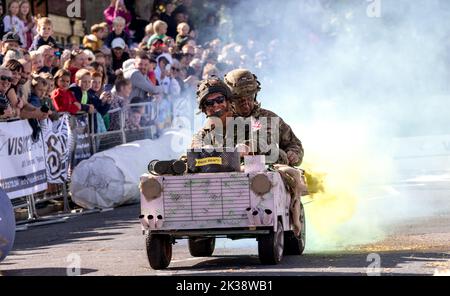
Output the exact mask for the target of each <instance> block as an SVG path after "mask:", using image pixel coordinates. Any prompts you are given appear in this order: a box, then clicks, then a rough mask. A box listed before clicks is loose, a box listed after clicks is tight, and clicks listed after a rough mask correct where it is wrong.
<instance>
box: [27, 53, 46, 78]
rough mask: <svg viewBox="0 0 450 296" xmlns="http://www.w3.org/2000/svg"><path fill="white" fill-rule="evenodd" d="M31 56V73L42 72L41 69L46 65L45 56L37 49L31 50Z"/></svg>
mask: <svg viewBox="0 0 450 296" xmlns="http://www.w3.org/2000/svg"><path fill="white" fill-rule="evenodd" d="M30 56H31V73H40V72H39V71H40V70H41V69H42V67H44V57H43V56H42V54H41V53H40V52H38V51H36V50H34V51H32V52H30Z"/></svg>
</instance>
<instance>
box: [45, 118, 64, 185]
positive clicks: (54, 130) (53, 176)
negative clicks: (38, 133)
mask: <svg viewBox="0 0 450 296" xmlns="http://www.w3.org/2000/svg"><path fill="white" fill-rule="evenodd" d="M41 128H42V134H43V135H44V143H45V145H44V146H45V160H46V165H47V182H48V183H51V184H64V182H65V181H66V180H67V173H68V168H69V147H70V143H69V139H70V138H69V115H68V114H64V115H63V116H61V117H60V118H59V119H58V120H56V121H51V120H50V119H45V120H42V121H41Z"/></svg>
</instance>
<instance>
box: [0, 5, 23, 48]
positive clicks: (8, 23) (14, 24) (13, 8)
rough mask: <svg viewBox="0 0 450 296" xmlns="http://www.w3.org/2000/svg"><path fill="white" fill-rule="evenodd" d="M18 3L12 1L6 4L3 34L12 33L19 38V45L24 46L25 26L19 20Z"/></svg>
mask: <svg viewBox="0 0 450 296" xmlns="http://www.w3.org/2000/svg"><path fill="white" fill-rule="evenodd" d="M19 6H20V4H19V1H16V0H13V1H11V2H9V4H8V13H7V14H6V15H5V17H4V18H3V26H4V29H5V32H13V33H15V34H17V36H18V37H19V39H20V40H19V45H20V46H22V47H25V46H26V40H25V34H24V32H25V25H24V24H23V22H22V21H21V20H20V18H19V10H20V9H19Z"/></svg>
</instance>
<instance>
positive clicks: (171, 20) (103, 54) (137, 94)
mask: <svg viewBox="0 0 450 296" xmlns="http://www.w3.org/2000/svg"><path fill="white" fill-rule="evenodd" d="M0 7H1V6H0ZM191 9H192V0H182V1H177V2H171V1H166V2H163V3H162V6H161V11H159V12H158V13H156V14H154V15H152V17H151V18H150V20H148V21H147V22H146V24H147V25H146V26H145V30H144V29H143V30H142V31H143V32H142V34H140V33H139V32H138V31H137V30H135V28H134V27H136V26H134V27H133V26H132V24H133V22H134V21H135V20H136V19H135V18H136V14H135V13H134V12H133V11H130V10H129V9H128V8H127V7H126V5H125V4H124V2H123V0H112V1H111V3H110V5H109V6H108V7H106V8H105V10H104V13H103V17H101V16H99V20H100V22H99V23H98V24H94V25H93V26H92V27H91V28H90V32H88V34H87V35H86V36H84V38H83V39H82V44H81V45H80V46H72V47H71V48H61V46H60V45H59V44H57V42H56V41H55V38H54V36H53V35H54V34H53V29H54V28H53V22H52V20H51V19H50V18H48V17H36V18H35V17H34V16H33V15H32V14H31V10H30V3H29V2H28V1H27V0H21V1H16V0H13V1H11V2H10V3H9V4H8V7H7V11H6V12H5V13H4V14H2V15H3V17H2V22H0V23H1V24H2V26H1V28H0V34H1V35H2V37H1V40H2V44H1V52H0V64H1V67H0V74H1V75H0V119H3V120H4V119H8V118H21V119H29V120H30V124H31V125H32V127H33V129H34V130H35V133H37V132H38V131H39V120H42V119H46V118H50V119H56V118H58V117H57V116H56V115H57V114H58V113H60V112H69V113H70V114H77V113H79V112H85V113H89V114H92V115H91V116H95V120H94V122H95V124H94V126H93V127H92V128H94V129H95V130H94V131H95V132H97V133H101V132H105V131H112V130H117V129H120V120H119V116H118V114H115V113H113V112H110V111H111V110H122V111H124V112H125V114H126V120H125V122H126V128H128V129H140V128H142V127H143V126H146V125H149V124H153V125H155V126H157V128H158V130H159V131H161V130H164V129H165V128H168V127H170V126H171V124H172V122H173V119H174V117H177V116H186V117H193V116H194V115H195V113H196V111H197V110H195V89H196V87H197V84H198V82H199V81H200V80H201V79H204V78H207V77H210V76H212V75H217V76H222V75H223V74H224V73H226V72H227V71H229V70H231V69H234V68H236V67H240V66H243V65H245V66H249V64H250V63H251V64H252V67H253V68H257V67H258V64H259V63H260V62H261V53H258V52H257V51H256V49H255V46H254V42H253V41H251V40H250V41H248V42H247V44H245V45H242V44H237V43H229V44H223V42H222V41H221V39H219V38H217V36H215V35H214V33H213V31H211V30H212V29H211V28H209V29H208V30H206V29H204V28H202V26H201V25H199V29H198V30H197V29H196V27H197V24H196V23H195V22H194V19H193V18H192V17H191V14H190V10H191ZM1 12H2V11H0V13H1ZM217 18H218V17H217V15H214V14H213V13H209V14H207V19H206V20H205V21H206V24H205V26H208V24H213V23H217ZM202 34H204V35H203V36H202ZM141 35H142V36H143V37H142V38H140V37H139V36H141ZM206 35H208V36H206ZM205 40H207V41H206V42H204V41H205ZM249 57H252V58H249ZM2 102H3V103H4V104H3V103H2ZM134 103H151V104H152V108H153V110H151V112H153V114H156V116H153V117H152V118H149V117H148V116H145V113H146V112H149V109H148V108H147V107H144V106H142V107H141V106H138V107H133V108H129V105H130V104H134ZM2 104H3V105H5V106H3V105H2Z"/></svg>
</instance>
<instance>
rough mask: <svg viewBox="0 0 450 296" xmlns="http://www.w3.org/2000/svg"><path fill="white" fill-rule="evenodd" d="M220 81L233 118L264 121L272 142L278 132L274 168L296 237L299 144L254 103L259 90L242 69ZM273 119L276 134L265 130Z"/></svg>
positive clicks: (281, 122)
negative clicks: (280, 179) (226, 89)
mask: <svg viewBox="0 0 450 296" xmlns="http://www.w3.org/2000/svg"><path fill="white" fill-rule="evenodd" d="M224 81H225V83H226V84H227V85H228V87H229V89H230V90H231V93H232V96H233V97H232V101H233V107H234V111H235V112H236V115H237V116H242V117H245V118H252V122H255V121H256V122H257V121H258V120H261V119H263V118H266V120H267V139H272V137H271V134H272V133H274V132H278V135H279V140H278V141H279V142H278V143H277V144H278V145H277V146H278V151H277V152H278V161H276V164H275V165H274V168H275V169H277V170H278V171H279V172H280V174H281V175H282V177H283V180H284V181H285V184H286V187H287V188H288V189H289V191H290V193H291V213H292V221H293V226H294V232H295V234H296V235H297V236H299V235H300V230H301V224H300V197H301V194H302V192H303V191H304V190H305V189H306V187H305V182H304V179H303V178H302V174H301V171H299V170H298V169H296V168H294V166H299V165H300V164H301V162H302V160H303V154H304V152H303V147H302V143H301V142H300V140H299V139H298V138H297V137H296V136H295V134H294V132H293V131H292V129H291V127H290V126H289V125H288V124H286V123H285V122H284V120H283V119H281V118H280V117H279V116H278V115H277V114H275V113H274V112H272V111H269V110H266V109H263V108H261V104H260V103H259V102H258V101H257V100H256V98H257V94H258V92H259V91H260V90H261V87H260V83H259V81H258V80H257V77H256V76H255V75H254V74H253V73H251V72H250V71H249V70H246V69H236V70H233V71H231V72H229V73H228V74H226V75H225V79H224ZM273 119H276V120H278V122H279V127H278V131H272V129H271V128H269V127H271V124H270V123H269V122H270V121H271V120H273ZM252 128H253V124H252ZM258 152H259V151H257V153H258Z"/></svg>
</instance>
